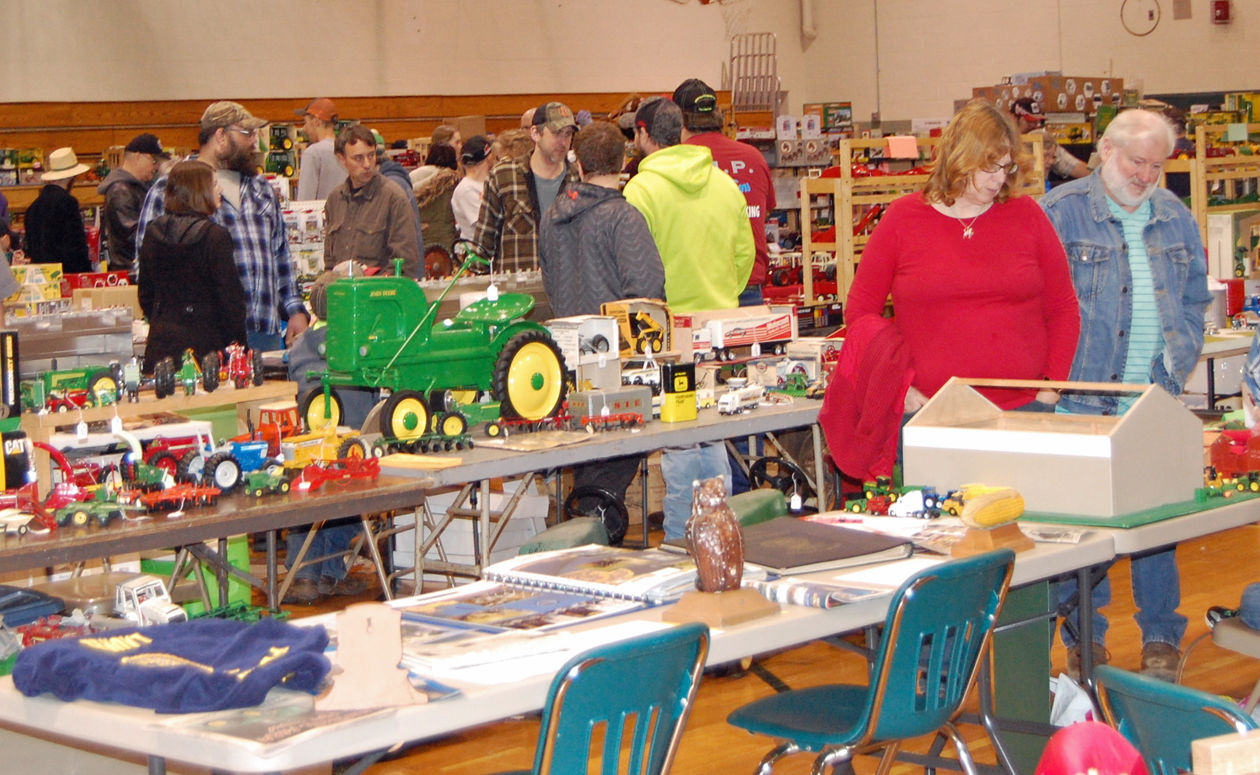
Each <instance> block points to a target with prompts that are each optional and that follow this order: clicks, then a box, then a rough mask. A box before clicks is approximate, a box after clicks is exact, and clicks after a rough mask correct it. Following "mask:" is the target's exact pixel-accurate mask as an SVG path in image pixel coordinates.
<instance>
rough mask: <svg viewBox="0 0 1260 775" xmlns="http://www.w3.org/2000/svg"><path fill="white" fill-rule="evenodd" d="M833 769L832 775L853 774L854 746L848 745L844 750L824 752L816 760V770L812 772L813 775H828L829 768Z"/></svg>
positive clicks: (836, 749) (834, 749)
mask: <svg viewBox="0 0 1260 775" xmlns="http://www.w3.org/2000/svg"><path fill="white" fill-rule="evenodd" d="M828 767H831V768H832V770H831V773H832V775H837V773H840V772H846V773H849V775H852V773H853V746H851V745H846V746H844V747H842V748H832V749H830V750H827V751H823V752H822V753H821V754H819V755H818V758H817V759H814V768H813V769H812V770H810V772H811V773H812V775H826V772H827V768H828Z"/></svg>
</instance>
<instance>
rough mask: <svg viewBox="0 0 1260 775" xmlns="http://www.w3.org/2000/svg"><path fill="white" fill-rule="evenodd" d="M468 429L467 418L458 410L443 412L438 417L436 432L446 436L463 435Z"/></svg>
mask: <svg viewBox="0 0 1260 775" xmlns="http://www.w3.org/2000/svg"><path fill="white" fill-rule="evenodd" d="M466 430H468V420H467V419H466V418H465V417H464V415H462V414H460V413H459V412H444V413H442V415H440V416H439V417H438V420H437V432H438V433H440V434H442V435H443V436H445V437H447V438H451V439H453V438H456V437H458V436H462V435H464V431H466Z"/></svg>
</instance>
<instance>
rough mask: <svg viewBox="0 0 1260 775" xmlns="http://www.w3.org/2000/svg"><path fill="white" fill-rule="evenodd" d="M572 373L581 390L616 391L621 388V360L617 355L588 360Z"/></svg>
mask: <svg viewBox="0 0 1260 775" xmlns="http://www.w3.org/2000/svg"><path fill="white" fill-rule="evenodd" d="M571 371H573V372H574V380H573V384H575V385H577V387H578V389H579V390H615V389H616V388H618V387H620V386H621V359H620V358H618V357H617V356H615V355H613V356H599V357H595V358H587V359H585V360H583V361H581V362H579V363H578V365H577V368H576V369H572V370H571Z"/></svg>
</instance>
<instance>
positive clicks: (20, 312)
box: [4, 299, 71, 319]
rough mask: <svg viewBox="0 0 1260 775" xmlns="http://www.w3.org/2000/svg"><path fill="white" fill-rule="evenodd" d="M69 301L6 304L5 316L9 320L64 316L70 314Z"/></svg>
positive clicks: (55, 300)
mask: <svg viewBox="0 0 1260 775" xmlns="http://www.w3.org/2000/svg"><path fill="white" fill-rule="evenodd" d="M70 309H71V307H70V300H69V299H51V300H47V301H19V302H14V303H12V304H10V303H9V302H5V304H4V311H5V315H6V316H7V317H9V318H15V319H22V318H35V317H40V316H44V315H62V314H64V313H66V312H69V311H70Z"/></svg>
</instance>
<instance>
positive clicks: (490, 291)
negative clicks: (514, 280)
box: [486, 283, 499, 301]
mask: <svg viewBox="0 0 1260 775" xmlns="http://www.w3.org/2000/svg"><path fill="white" fill-rule="evenodd" d="M486 300H487V301H498V300H499V286H497V285H495V284H494V283H490V284H489V285H487V286H486Z"/></svg>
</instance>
